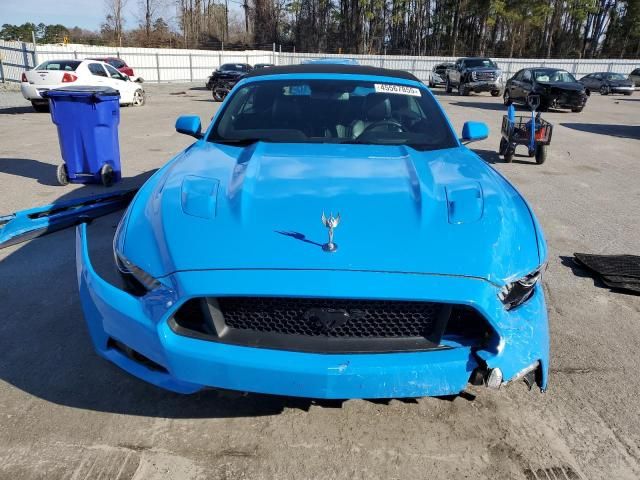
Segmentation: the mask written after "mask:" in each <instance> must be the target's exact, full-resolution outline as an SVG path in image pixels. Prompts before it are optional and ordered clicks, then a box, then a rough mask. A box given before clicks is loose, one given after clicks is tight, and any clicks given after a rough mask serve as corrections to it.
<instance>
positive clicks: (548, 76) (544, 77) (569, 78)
mask: <svg viewBox="0 0 640 480" xmlns="http://www.w3.org/2000/svg"><path fill="white" fill-rule="evenodd" d="M533 75H534V76H535V77H536V81H538V82H560V83H563V82H564V83H569V82H575V81H576V79H575V78H574V76H573V75H571V74H570V73H569V72H565V71H564V70H535V71H534V72H533Z"/></svg>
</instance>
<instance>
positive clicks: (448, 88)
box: [444, 78, 453, 93]
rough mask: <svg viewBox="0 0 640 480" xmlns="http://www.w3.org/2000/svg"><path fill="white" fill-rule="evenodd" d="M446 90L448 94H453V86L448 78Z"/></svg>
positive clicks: (445, 85)
mask: <svg viewBox="0 0 640 480" xmlns="http://www.w3.org/2000/svg"><path fill="white" fill-rule="evenodd" d="M444 89H445V91H446V92H447V93H451V91H452V90H453V89H452V88H451V84H450V83H449V79H448V78H447V81H446V82H445V84H444Z"/></svg>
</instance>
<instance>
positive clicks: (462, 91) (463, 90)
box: [458, 83, 469, 97]
mask: <svg viewBox="0 0 640 480" xmlns="http://www.w3.org/2000/svg"><path fill="white" fill-rule="evenodd" d="M458 95H460V96H461V97H466V96H467V95H469V90H467V87H465V86H464V83H461V84H460V85H458Z"/></svg>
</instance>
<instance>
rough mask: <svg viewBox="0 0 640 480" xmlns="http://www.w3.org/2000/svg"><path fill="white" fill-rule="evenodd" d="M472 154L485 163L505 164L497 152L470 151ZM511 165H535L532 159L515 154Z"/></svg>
mask: <svg viewBox="0 0 640 480" xmlns="http://www.w3.org/2000/svg"><path fill="white" fill-rule="evenodd" d="M519 148H522V149H524V148H525V147H522V146H520V147H519ZM471 150H473V152H474V153H476V154H477V155H479V156H480V158H482V159H483V160H484V161H485V162H487V163H491V164H495V163H506V162H505V161H504V159H503V158H502V157H501V156H500V155H499V154H498V151H497V150H483V149H478V150H475V149H471ZM512 163H518V164H521V165H537V163H536V161H535V159H534V158H529V156H528V155H524V154H522V153H516V154H515V155H514V157H513V162H512Z"/></svg>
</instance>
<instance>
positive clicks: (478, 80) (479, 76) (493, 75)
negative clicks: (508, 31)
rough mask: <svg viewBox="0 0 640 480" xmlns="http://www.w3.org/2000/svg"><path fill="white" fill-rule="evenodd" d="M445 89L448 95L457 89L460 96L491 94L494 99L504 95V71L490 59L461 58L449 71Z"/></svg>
mask: <svg viewBox="0 0 640 480" xmlns="http://www.w3.org/2000/svg"><path fill="white" fill-rule="evenodd" d="M445 88H446V91H447V93H451V91H452V90H453V89H454V88H457V89H458V93H459V94H460V95H469V93H471V92H491V96H492V97H499V96H500V95H501V94H502V71H501V70H500V69H499V68H498V65H497V64H496V63H495V62H494V61H493V60H491V59H490V58H485V57H469V58H459V59H458V60H456V63H455V64H454V65H453V67H451V68H448V69H447V75H446V78H445Z"/></svg>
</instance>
